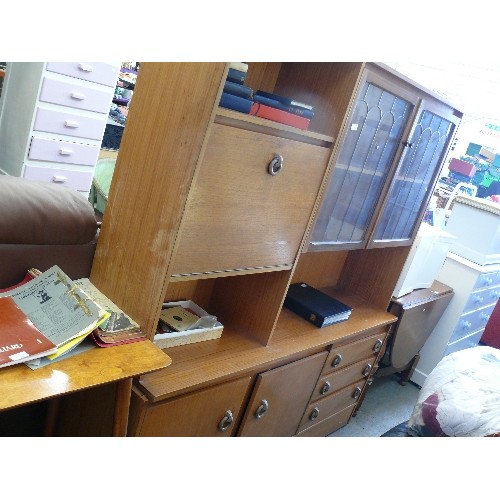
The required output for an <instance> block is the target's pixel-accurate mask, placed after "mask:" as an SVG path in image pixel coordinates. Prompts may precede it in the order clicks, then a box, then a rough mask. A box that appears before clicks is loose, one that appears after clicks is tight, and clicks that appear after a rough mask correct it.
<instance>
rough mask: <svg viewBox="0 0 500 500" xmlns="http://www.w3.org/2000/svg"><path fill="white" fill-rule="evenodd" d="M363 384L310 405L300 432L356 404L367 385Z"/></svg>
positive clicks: (302, 421)
mask: <svg viewBox="0 0 500 500" xmlns="http://www.w3.org/2000/svg"><path fill="white" fill-rule="evenodd" d="M361 382H362V383H358V384H351V385H350V386H349V387H346V388H345V389H341V390H340V391H338V392H336V393H335V394H332V395H331V396H329V397H326V398H323V399H321V400H319V401H317V402H316V403H313V404H311V405H309V406H308V407H307V410H306V412H305V413H304V416H303V417H302V420H301V422H300V425H299V429H298V432H302V431H303V430H304V429H307V428H308V427H311V426H312V425H315V424H317V423H319V422H321V420H324V419H325V418H328V417H330V416H331V415H333V414H335V413H338V412H339V411H341V410H343V409H345V408H347V407H349V406H352V405H353V404H354V403H356V402H357V401H358V399H359V396H360V395H361V392H362V390H363V386H364V384H365V381H364V380H363V381H361Z"/></svg>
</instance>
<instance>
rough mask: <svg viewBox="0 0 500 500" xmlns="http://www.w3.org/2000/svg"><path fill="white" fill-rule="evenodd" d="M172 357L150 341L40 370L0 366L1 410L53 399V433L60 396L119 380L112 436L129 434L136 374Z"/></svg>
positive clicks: (90, 352)
mask: <svg viewBox="0 0 500 500" xmlns="http://www.w3.org/2000/svg"><path fill="white" fill-rule="evenodd" d="M171 362H172V360H171V359H170V357H169V356H167V355H166V354H165V353H164V352H163V351H162V350H161V349H159V348H158V347H156V345H154V344H153V343H152V342H150V341H149V340H146V341H142V342H134V343H131V344H124V345H120V346H114V347H107V348H97V347H96V348H94V349H90V350H88V351H85V352H82V353H80V354H77V355H75V356H72V357H70V358H67V359H64V360H61V361H58V362H56V363H52V364H50V365H48V366H45V367H43V368H39V369H37V370H31V369H30V368H28V367H27V366H25V365H24V364H19V365H14V366H10V367H7V368H1V369H0V411H2V410H8V409H12V408H16V407H19V406H22V405H27V404H30V403H35V402H38V401H43V400H46V399H50V400H51V405H50V409H49V416H48V428H47V430H46V434H48V435H50V433H51V427H52V425H53V421H54V419H53V417H54V415H55V413H56V412H57V403H58V397H59V396H64V395H66V394H69V393H72V392H76V391H82V390H85V389H89V388H91V387H95V386H98V385H102V384H109V383H113V382H116V397H115V408H114V419H113V436H125V435H126V433H127V423H128V412H129V405H130V394H131V388H132V379H133V377H136V376H139V375H142V374H144V373H148V372H152V371H155V370H159V369H161V368H165V367H167V366H169V365H170V363H171Z"/></svg>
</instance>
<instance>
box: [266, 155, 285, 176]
mask: <svg viewBox="0 0 500 500" xmlns="http://www.w3.org/2000/svg"><path fill="white" fill-rule="evenodd" d="M282 168H283V156H281V155H280V154H278V153H275V154H274V156H273V159H272V160H271V161H270V162H269V165H268V166H267V171H268V173H269V174H270V175H278V174H279V173H280V172H281V169H282Z"/></svg>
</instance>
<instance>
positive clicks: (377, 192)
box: [310, 72, 418, 249]
mask: <svg viewBox="0 0 500 500" xmlns="http://www.w3.org/2000/svg"><path fill="white" fill-rule="evenodd" d="M417 102H418V99H417V98H416V97H415V96H414V95H413V94H412V93H411V92H407V91H404V90H401V89H400V88H396V87H395V86H394V85H393V84H391V82H389V81H388V80H386V79H383V78H381V77H378V76H377V75H376V74H374V73H372V72H367V74H366V75H365V78H364V82H363V83H362V84H361V90H360V92H359V94H358V97H357V99H356V102H355V106H354V109H353V111H352V113H351V116H350V118H349V122H348V125H347V127H346V128H345V131H344V134H343V137H342V139H341V140H342V146H341V148H340V151H339V153H338V155H337V157H336V160H335V165H334V168H333V173H332V177H331V179H330V182H329V186H328V188H327V190H326V192H325V193H324V195H323V200H324V201H323V204H322V207H321V209H320V211H319V214H318V218H317V221H316V224H315V227H314V229H313V232H312V234H311V239H310V244H311V246H312V249H326V248H328V247H329V246H330V247H331V246H336V247H339V248H362V247H365V246H366V243H367V239H368V236H369V234H368V230H369V228H370V227H371V225H370V223H371V222H372V218H373V216H374V214H375V212H376V207H377V205H378V204H379V202H380V198H381V196H382V195H383V192H384V187H385V186H386V183H387V180H388V177H389V175H390V172H391V170H392V169H393V168H394V167H393V165H394V163H395V161H396V159H397V157H398V156H400V151H401V147H402V146H401V143H402V139H403V137H404V136H405V134H406V135H407V134H408V130H409V125H408V124H409V123H410V121H411V118H412V117H413V113H414V110H415V109H416V105H417Z"/></svg>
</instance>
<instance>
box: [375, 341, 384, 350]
mask: <svg viewBox="0 0 500 500" xmlns="http://www.w3.org/2000/svg"><path fill="white" fill-rule="evenodd" d="M382 344H383V342H382V341H381V340H380V339H378V340H377V342H375V345H374V346H373V352H379V351H380V349H381V348H382Z"/></svg>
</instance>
